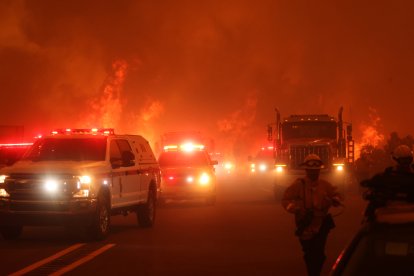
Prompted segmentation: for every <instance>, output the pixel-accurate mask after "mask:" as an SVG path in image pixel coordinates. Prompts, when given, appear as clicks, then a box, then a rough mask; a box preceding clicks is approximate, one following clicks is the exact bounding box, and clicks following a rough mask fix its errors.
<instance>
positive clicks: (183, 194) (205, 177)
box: [158, 141, 218, 205]
mask: <svg viewBox="0 0 414 276" xmlns="http://www.w3.org/2000/svg"><path fill="white" fill-rule="evenodd" d="M158 162H159V165H160V168H161V178H162V180H161V183H162V185H161V197H160V201H161V202H163V203H164V202H166V201H167V200H192V199H204V200H205V201H206V203H207V204H209V205H213V204H215V202H216V175H215V169H214V165H217V164H218V162H217V161H215V160H214V161H212V160H211V159H210V155H209V154H208V152H207V151H206V150H205V146H204V145H203V144H196V143H192V142H191V141H187V142H185V143H183V144H166V145H164V150H163V152H162V153H161V154H160V156H159V158H158Z"/></svg>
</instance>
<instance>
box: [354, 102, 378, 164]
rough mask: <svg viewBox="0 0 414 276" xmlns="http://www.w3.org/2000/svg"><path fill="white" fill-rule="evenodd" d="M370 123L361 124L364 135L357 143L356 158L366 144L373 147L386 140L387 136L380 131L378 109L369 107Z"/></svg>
mask: <svg viewBox="0 0 414 276" xmlns="http://www.w3.org/2000/svg"><path fill="white" fill-rule="evenodd" d="M369 118H370V123H369V124H366V123H363V124H361V126H360V129H361V132H362V137H361V140H360V142H359V143H357V144H356V145H355V152H356V153H357V156H356V158H358V157H359V154H360V151H361V148H362V147H363V146H365V145H371V146H373V147H378V146H380V145H381V144H382V143H383V142H384V141H385V136H384V134H382V133H381V132H380V131H379V127H380V125H381V124H380V123H381V118H380V117H379V116H378V113H377V111H376V109H374V108H372V107H370V108H369Z"/></svg>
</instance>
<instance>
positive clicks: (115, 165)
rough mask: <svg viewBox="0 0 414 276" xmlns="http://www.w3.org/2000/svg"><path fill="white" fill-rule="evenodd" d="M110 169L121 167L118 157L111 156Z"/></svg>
mask: <svg viewBox="0 0 414 276" xmlns="http://www.w3.org/2000/svg"><path fill="white" fill-rule="evenodd" d="M111 166H112V169H118V168H120V167H122V160H121V159H119V158H111Z"/></svg>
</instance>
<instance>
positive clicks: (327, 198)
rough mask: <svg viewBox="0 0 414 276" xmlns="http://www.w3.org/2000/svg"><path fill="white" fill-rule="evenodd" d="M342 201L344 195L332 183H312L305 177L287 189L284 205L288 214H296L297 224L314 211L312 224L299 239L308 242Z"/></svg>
mask: <svg viewBox="0 0 414 276" xmlns="http://www.w3.org/2000/svg"><path fill="white" fill-rule="evenodd" d="M342 200H343V197H342V195H340V194H339V193H338V192H337V188H336V187H335V186H333V185H332V184H331V183H329V182H327V181H325V180H322V179H318V180H316V181H312V180H310V179H309V178H307V177H305V178H298V179H296V180H295V181H294V182H293V183H292V184H291V185H290V186H289V187H288V188H287V189H286V191H285V193H284V195H283V198H282V205H283V207H284V208H285V209H286V210H287V211H288V212H290V213H294V214H295V219H296V221H297V222H298V221H300V220H301V219H303V218H304V216H305V214H306V212H307V211H309V210H311V211H312V213H313V218H312V220H311V223H310V225H309V226H307V227H306V228H305V231H304V232H303V234H301V235H300V237H299V238H301V239H305V240H306V239H310V238H312V237H313V236H314V235H315V234H317V233H318V232H319V229H320V227H321V226H322V223H323V221H324V219H325V217H326V215H327V214H328V211H329V208H330V207H332V206H338V203H339V202H340V201H342Z"/></svg>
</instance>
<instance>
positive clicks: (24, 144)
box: [0, 143, 33, 148]
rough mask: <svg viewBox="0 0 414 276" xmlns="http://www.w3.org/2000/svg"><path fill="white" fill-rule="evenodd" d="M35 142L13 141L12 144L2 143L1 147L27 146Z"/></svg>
mask: <svg viewBox="0 0 414 276" xmlns="http://www.w3.org/2000/svg"><path fill="white" fill-rule="evenodd" d="M31 145H33V143H12V144H0V147H5V148H14V147H25V146H31Z"/></svg>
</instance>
